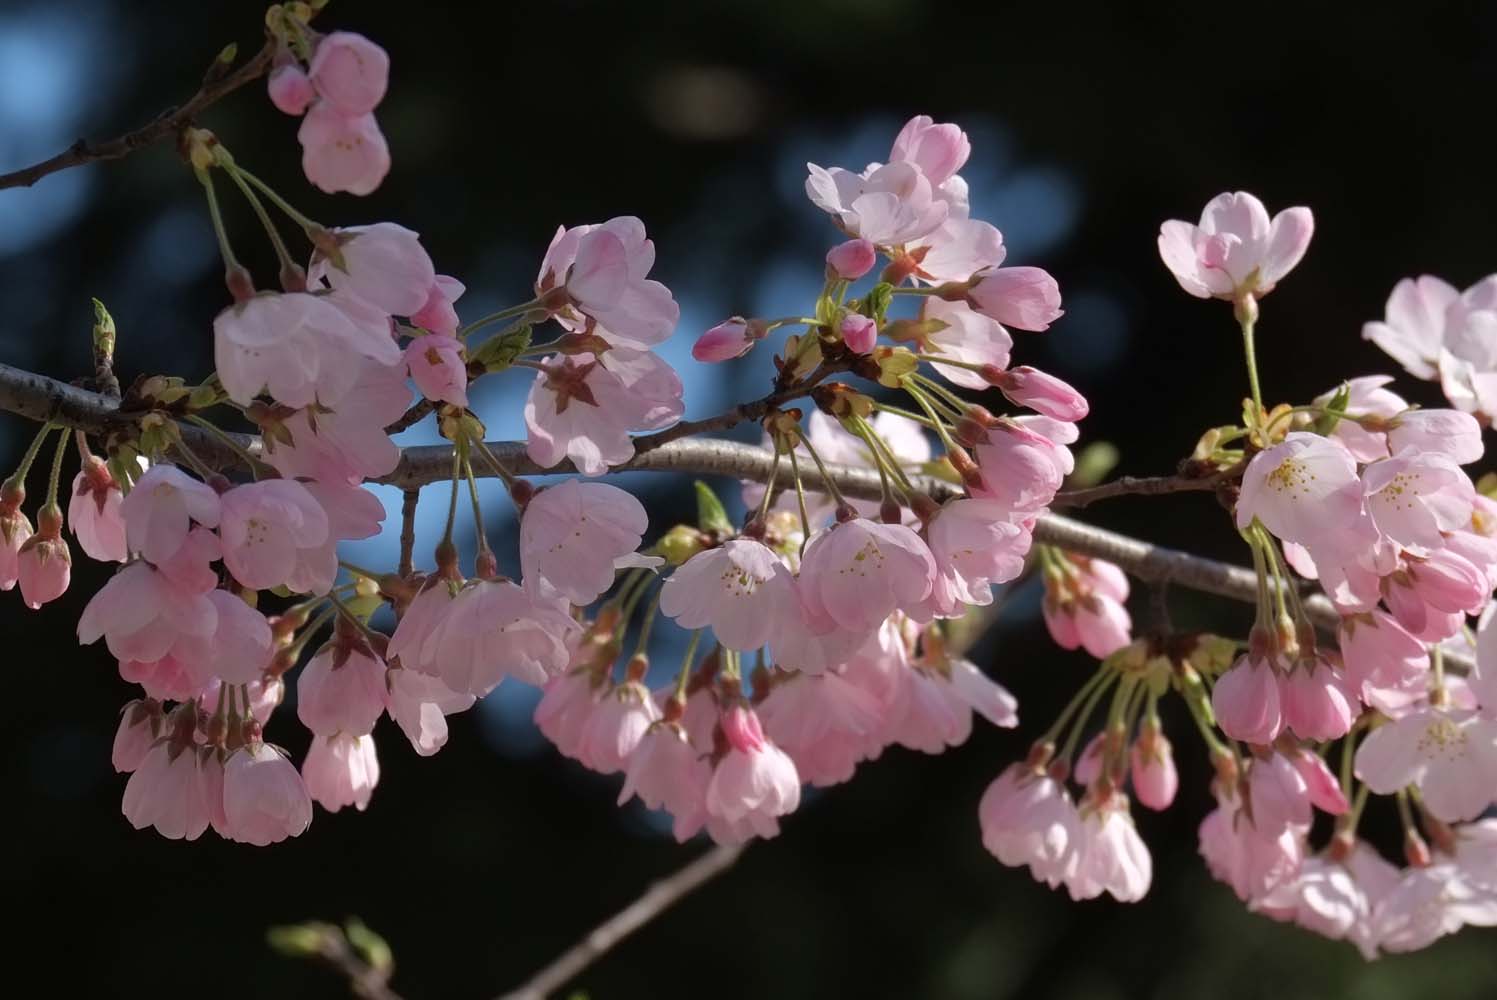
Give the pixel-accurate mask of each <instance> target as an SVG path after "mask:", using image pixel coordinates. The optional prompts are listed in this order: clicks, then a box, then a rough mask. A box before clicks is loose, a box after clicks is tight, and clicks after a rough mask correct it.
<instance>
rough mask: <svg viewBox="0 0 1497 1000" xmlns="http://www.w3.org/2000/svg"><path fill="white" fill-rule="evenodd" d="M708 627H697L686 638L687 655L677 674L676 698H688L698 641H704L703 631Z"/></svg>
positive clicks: (682, 660)
mask: <svg viewBox="0 0 1497 1000" xmlns="http://www.w3.org/2000/svg"><path fill="white" fill-rule="evenodd" d="M705 631H706V629H700V628H699V629H697V630H696V631H695V632H693V633H691V638H690V639H688V640H686V655H685V656H684V657H682V658H681V672H680V673H679V674H677V675H676V699H677V700H678V701H682V702H684V701H685V700H686V682H687V680H689V679H690V677H691V667H692V661H693V660H695V659H696V655H697V643H699V642H701V641H702V633H703V632H705Z"/></svg>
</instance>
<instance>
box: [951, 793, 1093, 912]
mask: <svg viewBox="0 0 1497 1000" xmlns="http://www.w3.org/2000/svg"><path fill="white" fill-rule="evenodd" d="M977 814H978V819H979V821H980V822H981V825H982V843H983V846H984V847H986V848H987V849H988V851H989V852H991V853H992V854H993V856H994V857H996V858H997V859H998V860H999V861H1001V862H1003V863H1004V864H1006V865H1013V866H1018V865H1027V866H1028V867H1029V871H1030V873H1031V874H1032V875H1033V876H1034V877H1035V878H1036V879H1038V880H1040V881H1042V882H1044V883H1046V884H1047V885H1049V886H1050V887H1051V888H1052V889H1053V888H1055V887H1056V886H1058V885H1060V884H1061V883H1062V882H1064V881H1067V880H1069V879H1070V878H1071V877H1072V876H1073V874H1074V873H1075V871H1076V869H1077V867H1078V864H1079V856H1078V848H1079V845H1080V842H1081V840H1082V837H1083V833H1082V829H1081V824H1082V820H1081V816H1080V814H1079V813H1078V812H1077V810H1076V806H1075V805H1074V804H1072V802H1071V796H1070V794H1069V793H1068V792H1067V791H1066V790H1065V787H1064V786H1063V785H1061V784H1060V783H1059V782H1057V781H1055V780H1054V779H1053V778H1051V777H1049V776H1048V775H1046V774H1044V773H1043V772H1040V771H1037V770H1035V769H1034V768H1031V767H1028V766H1026V765H1024V764H1012V765H1010V766H1009V767H1008V769H1007V770H1005V771H1004V772H1003V773H1002V774H1000V775H999V776H998V777H997V778H996V779H995V780H994V781H993V783H992V784H990V785H989V786H988V788H987V791H986V792H984V793H983V796H982V802H981V804H980V805H979V806H978V809H977Z"/></svg>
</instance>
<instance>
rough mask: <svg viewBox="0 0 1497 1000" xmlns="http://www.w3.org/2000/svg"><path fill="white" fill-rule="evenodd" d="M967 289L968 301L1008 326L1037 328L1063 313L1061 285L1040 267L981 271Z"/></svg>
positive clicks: (986, 314) (1049, 322)
mask: <svg viewBox="0 0 1497 1000" xmlns="http://www.w3.org/2000/svg"><path fill="white" fill-rule="evenodd" d="M976 277H977V280H976V281H975V282H973V284H972V286H971V287H970V288H968V289H967V301H968V303H969V304H970V305H971V306H972V308H974V309H976V310H977V311H978V312H980V313H982V314H983V315H984V316H988V317H990V318H992V319H996V320H997V321H998V322H1000V323H1002V324H1004V325H1005V326H1012V327H1015V328H1017V329H1020V330H1034V331H1036V332H1038V331H1041V330H1045V329H1047V328H1048V327H1049V326H1050V324H1051V323H1053V322H1055V321H1056V320H1057V319H1060V317H1061V316H1062V315H1063V313H1062V310H1061V308H1060V286H1059V285H1057V284H1056V283H1055V279H1054V278H1052V277H1050V274H1049V272H1047V271H1044V270H1041V269H1040V268H1038V267H999V268H994V269H991V270H987V271H980V272H978V275H977V276H976Z"/></svg>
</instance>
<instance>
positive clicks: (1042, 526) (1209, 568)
mask: <svg viewBox="0 0 1497 1000" xmlns="http://www.w3.org/2000/svg"><path fill="white" fill-rule="evenodd" d="M761 402H762V401H761ZM746 405H750V406H752V405H754V404H746ZM766 405H767V404H766ZM0 410H6V411H9V412H11V413H16V414H19V415H21V416H24V417H29V418H30V419H32V420H37V421H45V420H52V421H56V422H58V423H62V424H66V425H68V426H70V427H77V428H80V429H82V430H85V431H89V432H93V433H99V432H103V431H108V430H110V429H111V428H115V427H119V426H121V425H122V424H127V423H129V422H130V421H131V420H132V419H134V418H133V417H132V416H131V415H130V414H123V413H121V412H120V410H119V403H118V402H117V401H116V400H113V399H109V398H108V397H105V396H102V395H100V394H99V393H95V392H89V391H88V390H86V389H79V388H77V387H76V386H70V385H66V384H64V383H62V382H58V381H57V380H56V379H51V378H47V377H46V376H44V375H36V374H34V373H32V372H27V371H22V370H20V369H18V368H12V367H10V366H9V365H5V364H0ZM729 412H730V413H731V412H734V411H729ZM724 419H726V415H724V416H721V417H714V418H709V420H711V421H720V420H724ZM693 423H694V424H697V425H700V424H702V423H704V422H703V421H695V422H693ZM677 426H680V425H677ZM725 426H726V425H725ZM672 430H674V428H672ZM181 431H182V437H183V439H184V440H186V442H187V444H188V446H189V447H191V448H192V450H193V452H194V453H195V454H196V455H198V456H199V457H201V458H202V459H204V460H205V461H208V462H211V463H216V464H217V465H218V466H219V467H221V468H229V467H231V466H233V465H235V464H236V463H238V462H240V461H242V460H241V459H240V458H239V456H238V455H236V454H235V453H234V451H233V449H231V448H229V447H228V446H227V445H226V444H225V443H224V442H223V441H221V440H219V439H218V438H217V437H215V436H214V435H212V434H209V433H208V432H207V431H204V430H203V429H202V428H199V427H195V426H193V425H191V424H184V425H183V426H182V428H181ZM662 433H668V432H662ZM658 438H659V436H658V435H647V436H645V437H640V438H636V439H635V448H636V454H635V455H634V457H633V458H631V459H630V460H629V461H628V462H625V463H624V464H623V465H619V466H615V467H614V470H613V471H616V472H626V471H642V472H680V473H687V474H693V475H707V476H725V477H728V478H732V479H748V480H758V481H759V482H764V481H765V480H767V479H768V478H769V470H770V468H771V467H772V465H773V464H774V453H773V452H771V451H770V450H769V449H768V448H761V447H757V446H755V445H749V444H743V443H741V442H738V441H725V440H722V439H720V438H697V437H692V438H685V439H678V440H667V441H664V442H662V443H656V441H657V440H658ZM238 440H239V441H240V442H241V443H242V444H243V445H244V447H245V448H246V449H247V450H248V451H249V452H250V453H251V454H254V455H258V454H259V453H260V442H259V439H257V438H252V437H248V436H240V437H239V438H238ZM489 450H490V451H492V452H493V453H494V456H495V457H496V458H498V459H499V460H500V461H501V462H503V463H504V464H505V466H506V467H507V468H509V469H511V470H513V471H514V472H515V473H516V474H518V475H524V476H532V475H542V474H556V473H569V472H574V471H575V469H574V468H573V466H572V465H571V463H570V462H563V463H562V464H560V465H558V466H556V467H554V468H550V469H543V468H541V467H540V466H538V465H536V463H535V462H534V461H532V460H531V458H530V456H529V455H528V454H526V450H525V443H524V442H523V441H494V442H491V443H489ZM473 471H474V473H475V474H477V475H481V476H488V475H492V472H491V470H489V469H488V468H487V467H485V466H483V465H480V466H476V467H475V468H474V470H473ZM1228 471H1230V470H1228ZM827 472H828V473H829V474H830V475H831V477H832V478H833V479H834V480H835V481H836V483H837V485H838V487H839V488H840V489H841V490H842V492H843V493H844V494H846V495H847V496H850V497H859V498H862V499H867V500H877V499H879V497H880V496H881V495H882V484H881V483H880V482H879V476H878V473H877V472H876V471H875V470H873V469H867V468H858V467H854V466H847V465H832V464H828V466H827ZM1225 474H1226V473H1225V472H1224V473H1222V474H1221V475H1225ZM451 475H452V449H451V448H450V447H448V446H446V445H420V446H414V447H410V448H406V449H405V450H404V452H403V453H402V454H401V458H400V464H399V465H398V466H396V468H395V471H393V472H391V473H390V474H389V475H388V476H382V477H380V478H379V479H377V480H374V481H375V482H378V483H384V484H387V485H391V486H398V487H400V488H401V489H402V490H412V489H416V488H418V487H420V486H422V485H424V484H426V483H434V482H440V481H442V480H445V479H448V478H449V477H450V476H451ZM801 478H802V480H803V481H804V482H805V485H806V488H807V489H809V490H814V491H818V492H825V489H824V487H823V485H822V484H823V479H822V475H821V473H820V471H819V470H817V469H815V468H807V469H803V470H801ZM914 478H915V485H916V486H917V487H919V488H920V489H923V490H925V491H926V492H928V493H929V494H930V495H931V496H932V497H934V498H935V499H937V500H946V499H949V498H951V497H954V496H957V495H958V493H959V491H958V489H957V487H955V486H953V485H952V484H950V483H948V482H945V481H944V480H939V479H934V478H931V477H914ZM1203 481H1204V480H1191V481H1190V482H1203ZM1121 492H1126V491H1121ZM1161 492H1168V491H1161ZM1034 538H1035V541H1037V542H1043V543H1045V544H1048V545H1055V546H1058V547H1060V548H1062V549H1066V550H1069V551H1071V552H1079V553H1081V554H1083V555H1089V556H1093V557H1096V558H1098V559H1106V560H1107V561H1108V562H1112V563H1116V564H1117V565H1118V566H1120V567H1122V569H1123V570H1125V571H1126V572H1128V573H1129V574H1130V575H1132V576H1134V577H1135V578H1137V579H1140V580H1145V581H1148V582H1168V583H1172V584H1174V585H1176V586H1180V587H1188V588H1190V589H1192V590H1199V591H1203V592H1205V593H1208V594H1216V595H1218V596H1220V597H1227V598H1231V599H1232V600H1235V601H1243V602H1245V603H1248V604H1252V603H1254V602H1255V601H1256V600H1257V599H1258V579H1257V576H1256V575H1255V574H1254V573H1253V571H1252V570H1250V569H1247V568H1245V567H1242V566H1234V565H1231V564H1230V563H1223V562H1217V561H1216V560H1214V559H1206V558H1203V557H1201V556H1196V555H1191V554H1190V553H1188V552H1181V551H1179V550H1178V549H1170V548H1165V547H1163V546H1160V545H1153V544H1150V543H1149V542H1144V541H1140V540H1138V539H1136V538H1129V537H1128V536H1126V535H1120V534H1117V533H1116V532H1112V531H1107V530H1106V529H1104V528H1097V527H1094V526H1092V525H1089V524H1083V523H1081V522H1080V521H1073V520H1071V519H1070V518H1067V517H1062V516H1060V515H1058V514H1046V515H1044V516H1042V517H1040V518H1039V519H1038V520H1037V521H1036V522H1035V526H1034ZM1304 604H1305V610H1306V611H1307V612H1309V614H1310V617H1311V618H1312V619H1314V621H1315V623H1316V624H1317V625H1320V626H1322V627H1324V628H1327V629H1334V628H1336V626H1337V625H1338V624H1339V623H1340V616H1339V615H1337V613H1336V609H1335V608H1334V607H1332V606H1331V603H1330V601H1329V600H1327V599H1326V598H1325V596H1324V595H1322V594H1311V595H1308V596H1307V597H1306V598H1305V601H1304ZM1445 662H1447V663H1451V664H1457V665H1461V666H1465V667H1467V668H1469V667H1470V666H1471V659H1470V658H1469V657H1465V656H1460V655H1457V654H1453V653H1447V654H1446V656H1445Z"/></svg>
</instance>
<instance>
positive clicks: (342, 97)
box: [307, 31, 390, 115]
mask: <svg viewBox="0 0 1497 1000" xmlns="http://www.w3.org/2000/svg"><path fill="white" fill-rule="evenodd" d="M307 75H308V77H309V78H310V79H311V81H312V84H313V85H314V86H315V87H316V88H317V95H318V96H319V97H321V98H322V99H323V100H324V101H326V102H327V103H328V104H330V105H332V106H333V107H334V108H336V109H337V110H338V112H339V113H340V114H345V115H362V114H366V113H368V112H370V111H373V110H374V109H375V108H376V107H377V106H378V105H379V102H380V101H382V100H384V97H385V89H386V88H387V87H388V86H389V81H390V56H389V55H388V54H387V53H386V52H385V50H384V49H383V48H381V47H380V46H379V45H376V44H375V43H374V42H371V41H370V40H369V39H367V38H365V37H364V36H363V35H360V34H356V33H354V32H352V31H334V32H332V33H331V34H328V35H325V36H323V38H322V40H321V41H319V42H318V43H317V49H316V51H315V52H313V53H312V62H311V63H310V65H309V66H308V68H307Z"/></svg>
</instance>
